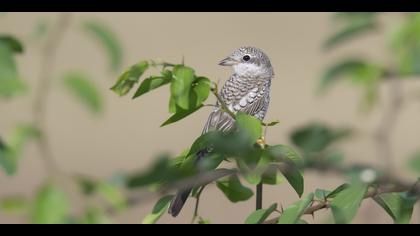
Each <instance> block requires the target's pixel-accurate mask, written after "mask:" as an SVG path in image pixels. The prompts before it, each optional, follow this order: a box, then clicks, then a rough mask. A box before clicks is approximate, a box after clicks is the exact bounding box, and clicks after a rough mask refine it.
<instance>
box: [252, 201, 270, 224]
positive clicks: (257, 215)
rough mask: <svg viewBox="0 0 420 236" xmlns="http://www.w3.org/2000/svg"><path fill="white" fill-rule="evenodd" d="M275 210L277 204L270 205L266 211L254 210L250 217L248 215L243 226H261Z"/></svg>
mask: <svg viewBox="0 0 420 236" xmlns="http://www.w3.org/2000/svg"><path fill="white" fill-rule="evenodd" d="M276 209H277V203H274V204H272V205H271V206H270V207H269V208H267V209H260V210H256V211H254V212H253V213H251V215H249V216H248V217H247V218H246V220H245V224H261V223H263V222H264V220H266V219H267V218H268V217H269V216H270V215H271V213H273V212H274V211H275V210H276Z"/></svg>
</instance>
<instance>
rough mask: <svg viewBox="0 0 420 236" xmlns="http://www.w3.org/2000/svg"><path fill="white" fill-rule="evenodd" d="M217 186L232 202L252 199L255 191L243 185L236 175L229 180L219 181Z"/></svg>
mask: <svg viewBox="0 0 420 236" xmlns="http://www.w3.org/2000/svg"><path fill="white" fill-rule="evenodd" d="M217 187H218V188H219V189H220V190H221V191H222V192H223V193H224V194H225V196H226V197H227V198H228V199H229V200H230V201H231V202H241V201H246V200H248V199H250V198H251V197H252V196H253V195H254V193H253V192H252V190H251V189H249V188H247V187H245V186H243V185H242V184H241V182H240V180H239V178H238V177H237V176H236V175H232V176H230V177H229V178H228V179H227V180H222V181H217Z"/></svg>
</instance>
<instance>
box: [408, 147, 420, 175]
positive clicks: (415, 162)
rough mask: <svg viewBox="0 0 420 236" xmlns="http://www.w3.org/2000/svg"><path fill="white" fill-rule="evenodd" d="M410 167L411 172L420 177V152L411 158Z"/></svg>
mask: <svg viewBox="0 0 420 236" xmlns="http://www.w3.org/2000/svg"><path fill="white" fill-rule="evenodd" d="M408 167H409V168H410V170H412V171H413V172H415V173H416V174H418V175H420V151H417V152H416V153H414V154H412V156H411V158H410V159H409V161H408Z"/></svg>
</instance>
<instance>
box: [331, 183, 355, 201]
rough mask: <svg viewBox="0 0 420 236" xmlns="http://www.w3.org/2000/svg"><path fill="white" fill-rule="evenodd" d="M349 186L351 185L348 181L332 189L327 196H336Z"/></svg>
mask: <svg viewBox="0 0 420 236" xmlns="http://www.w3.org/2000/svg"><path fill="white" fill-rule="evenodd" d="M348 187H350V184H347V183H346V184H342V185H340V186H338V187H337V188H336V189H334V190H333V191H331V193H329V194H328V195H327V198H334V197H335V196H337V194H339V193H341V192H342V191H343V190H345V189H347V188H348Z"/></svg>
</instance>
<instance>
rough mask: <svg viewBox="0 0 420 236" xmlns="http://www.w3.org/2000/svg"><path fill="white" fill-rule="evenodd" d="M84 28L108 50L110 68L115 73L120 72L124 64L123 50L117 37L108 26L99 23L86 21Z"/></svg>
mask: <svg viewBox="0 0 420 236" xmlns="http://www.w3.org/2000/svg"><path fill="white" fill-rule="evenodd" d="M83 28H84V30H85V31H86V32H87V33H89V34H90V35H91V36H92V37H94V38H95V39H96V40H98V42H99V43H100V44H101V46H102V47H103V48H104V49H105V50H106V52H107V53H108V56H109V59H110V65H109V66H110V68H111V69H112V70H113V71H117V70H119V69H120V67H121V64H122V57H123V50H122V48H121V44H120V42H119V40H118V38H117V35H116V34H115V33H114V32H112V30H111V29H110V28H109V27H108V26H106V25H105V24H103V23H102V22H98V21H86V22H84V23H83Z"/></svg>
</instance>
